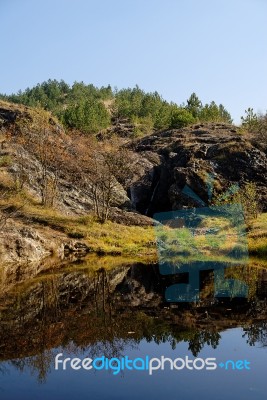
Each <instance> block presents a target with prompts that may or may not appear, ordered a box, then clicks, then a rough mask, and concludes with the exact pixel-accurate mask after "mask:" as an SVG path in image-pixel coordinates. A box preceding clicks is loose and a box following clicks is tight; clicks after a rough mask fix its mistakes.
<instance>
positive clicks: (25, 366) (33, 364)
mask: <svg viewBox="0 0 267 400" xmlns="http://www.w3.org/2000/svg"><path fill="white" fill-rule="evenodd" d="M56 354H57V352H56V351H55V350H44V351H42V352H41V353H39V354H37V355H35V356H32V357H26V358H20V359H16V360H12V361H10V362H9V363H10V365H12V366H13V367H15V368H16V369H18V370H19V371H20V372H25V371H29V372H30V374H31V375H35V374H36V375H37V381H38V382H39V383H45V382H46V378H47V375H48V373H49V372H51V370H52V368H53V365H54V359H55V356H56Z"/></svg>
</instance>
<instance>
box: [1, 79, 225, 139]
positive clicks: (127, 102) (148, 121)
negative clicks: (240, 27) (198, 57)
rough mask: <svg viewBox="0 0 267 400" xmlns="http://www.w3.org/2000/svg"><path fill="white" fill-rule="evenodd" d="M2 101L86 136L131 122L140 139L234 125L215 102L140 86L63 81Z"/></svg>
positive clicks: (3, 97) (7, 97)
mask: <svg viewBox="0 0 267 400" xmlns="http://www.w3.org/2000/svg"><path fill="white" fill-rule="evenodd" d="M0 99H2V100H7V101H10V102H13V103H17V104H24V105H26V106H30V107H38V108H43V109H45V110H47V111H50V112H51V113H52V114H53V115H54V116H55V117H57V118H58V120H59V121H60V122H61V123H62V124H63V125H64V126H65V127H66V128H67V129H72V130H73V129H75V130H79V131H81V132H83V133H93V134H94V133H97V132H99V131H101V130H105V129H106V128H108V127H109V126H111V121H112V120H113V121H114V122H118V121H121V120H123V119H127V120H128V121H130V122H132V123H133V124H134V126H135V129H134V132H133V133H134V134H135V135H136V136H140V135H144V134H147V133H150V132H152V131H153V130H154V129H155V130H157V129H168V128H181V127H184V126H187V125H190V124H193V123H195V122H226V123H228V122H229V123H230V122H232V120H231V116H230V114H229V113H228V111H227V110H226V109H225V108H224V106H223V105H222V104H220V105H219V106H218V105H217V104H215V102H214V101H212V102H211V103H210V104H205V105H202V103H201V101H200V100H199V99H198V97H197V96H196V94H195V93H193V94H192V95H191V96H190V98H189V99H188V100H187V105H186V106H184V105H177V104H176V103H174V102H168V101H166V100H164V99H163V98H162V97H161V96H160V95H159V93H158V92H153V93H146V92H145V91H144V90H142V89H140V88H139V87H138V86H135V87H134V88H132V89H131V88H127V89H122V90H114V91H113V90H112V89H111V86H110V85H108V86H107V87H101V88H97V87H95V86H94V85H92V84H90V85H86V84H85V83H83V82H75V83H74V84H73V85H72V86H69V85H68V84H67V83H66V82H64V81H63V80H61V81H57V80H51V79H50V80H48V81H47V82H43V83H41V84H38V85H36V86H34V87H33V88H31V89H30V88H27V89H26V90H25V91H23V92H22V91H19V92H18V93H17V94H12V95H9V96H8V95H0Z"/></svg>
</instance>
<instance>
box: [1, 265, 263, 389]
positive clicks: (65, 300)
mask: <svg viewBox="0 0 267 400" xmlns="http://www.w3.org/2000/svg"><path fill="white" fill-rule="evenodd" d="M102 261H103V263H102V264H101V260H99V259H98V264H96V263H94V267H92V260H89V261H78V262H75V263H74V264H71V265H64V268H63V269H61V270H55V271H53V273H50V272H47V273H46V274H39V275H38V274H37V275H36V276H35V277H34V278H32V279H27V280H26V281H22V280H20V281H19V283H17V282H18V279H17V278H16V279H15V280H14V279H13V280H12V279H11V278H10V280H9V285H6V286H5V290H6V291H5V293H4V294H3V295H2V297H1V303H0V304H1V314H0V360H2V362H3V363H2V364H0V373H2V374H5V373H6V372H7V371H8V369H9V368H10V367H12V368H13V369H14V368H15V369H16V370H18V371H20V372H26V371H27V372H30V373H31V374H34V375H35V376H36V377H37V380H38V381H39V382H45V381H46V378H47V376H48V375H49V373H51V372H53V363H54V357H55V355H56V354H57V353H58V351H59V349H63V350H64V353H65V354H66V353H67V354H68V353H69V354H81V353H82V354H86V355H87V356H90V357H91V358H94V357H97V356H99V355H100V354H101V355H104V356H106V357H108V358H111V357H122V356H123V355H124V354H125V353H126V352H129V350H130V349H131V350H134V349H138V348H139V346H140V345H141V344H142V343H143V342H144V341H145V342H146V343H155V344H157V345H162V344H169V345H170V347H171V349H172V350H175V349H176V347H177V346H178V345H179V344H181V343H187V345H186V346H187V350H188V353H190V354H191V355H192V356H194V357H196V356H197V355H199V354H200V352H201V351H202V350H203V348H204V347H205V346H209V347H210V348H211V349H216V348H217V347H218V346H219V344H220V340H221V335H222V332H223V331H224V330H226V329H228V328H233V327H242V330H243V334H242V335H243V338H244V339H245V340H246V342H247V344H248V345H250V346H266V345H267V322H266V321H267V311H266V282H267V275H266V270H264V269H262V268H260V267H257V268H255V267H254V268H253V267H248V266H246V267H242V266H241V267H238V268H235V269H233V270H229V271H227V273H228V274H229V275H231V276H233V277H234V278H239V279H241V280H243V281H245V282H246V283H247V284H248V286H249V299H230V298H229V299H227V298H223V299H215V298H214V289H213V276H212V271H203V272H202V273H201V277H200V278H201V279H200V280H201V301H200V302H199V303H193V304H191V303H190V304H189V303H187V304H186V303H185V304H182V303H179V304H177V303H167V302H166V301H165V299H164V293H165V290H166V287H168V286H169V285H170V284H172V283H173V282H178V281H179V282H183V281H186V276H184V275H183V274H180V275H177V276H173V275H171V276H162V275H161V274H160V272H159V267H158V265H156V264H153V265H144V264H140V263H139V264H134V265H129V264H126V265H118V266H117V267H114V266H113V268H109V269H108V268H107V264H106V262H107V261H106V260H105V259H103V260H102ZM9 276H11V275H9ZM6 282H7V278H6V280H5V283H6Z"/></svg>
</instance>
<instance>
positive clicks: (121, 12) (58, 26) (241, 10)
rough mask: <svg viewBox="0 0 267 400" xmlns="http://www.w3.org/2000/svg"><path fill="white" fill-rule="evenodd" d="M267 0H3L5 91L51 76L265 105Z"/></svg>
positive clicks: (0, 31) (236, 105) (1, 77)
mask: <svg viewBox="0 0 267 400" xmlns="http://www.w3.org/2000/svg"><path fill="white" fill-rule="evenodd" d="M266 21H267V0H164V1H163V0H0V37H1V52H0V57H1V59H0V92H1V93H8V94H9V93H12V92H17V91H18V90H19V89H22V90H23V89H25V88H26V87H31V86H33V85H35V84H36V83H38V82H43V81H44V80H47V79H49V78H51V79H64V80H65V81H66V82H68V83H69V84H71V83H73V82H74V81H75V80H76V81H84V82H85V83H93V84H94V85H97V86H102V85H107V84H109V83H110V84H111V86H112V87H114V86H116V87H118V88H119V89H120V88H122V87H132V86H134V85H135V84H138V85H139V86H140V87H141V88H142V89H144V90H146V91H154V90H157V91H158V92H159V93H160V94H162V96H163V97H164V98H166V99H167V100H172V101H175V102H177V103H178V104H181V103H182V102H185V101H186V99H187V98H188V97H189V96H190V94H191V93H192V92H196V93H197V95H198V96H199V98H200V99H201V100H202V102H203V103H206V102H210V101H212V100H214V101H215V102H216V103H222V104H223V105H224V106H225V107H226V108H227V109H228V111H230V113H231V115H232V116H233V118H234V120H235V122H236V123H238V122H239V118H240V116H241V115H243V114H244V110H245V109H246V108H248V107H253V108H254V110H255V111H262V112H265V111H266V109H267V24H266Z"/></svg>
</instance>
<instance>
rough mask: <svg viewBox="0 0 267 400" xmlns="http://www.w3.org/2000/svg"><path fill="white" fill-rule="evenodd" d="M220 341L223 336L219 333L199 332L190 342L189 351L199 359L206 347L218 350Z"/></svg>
mask: <svg viewBox="0 0 267 400" xmlns="http://www.w3.org/2000/svg"><path fill="white" fill-rule="evenodd" d="M220 339H221V335H220V334H219V333H218V332H209V331H198V332H196V333H195V334H194V335H193V337H192V338H191V339H190V340H189V342H188V343H189V346H188V350H190V351H191V353H192V354H193V356H194V357H197V355H198V354H199V353H200V351H201V350H202V349H203V347H204V346H205V345H208V346H211V347H212V348H213V349H216V347H217V346H218V345H219V341H220Z"/></svg>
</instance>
